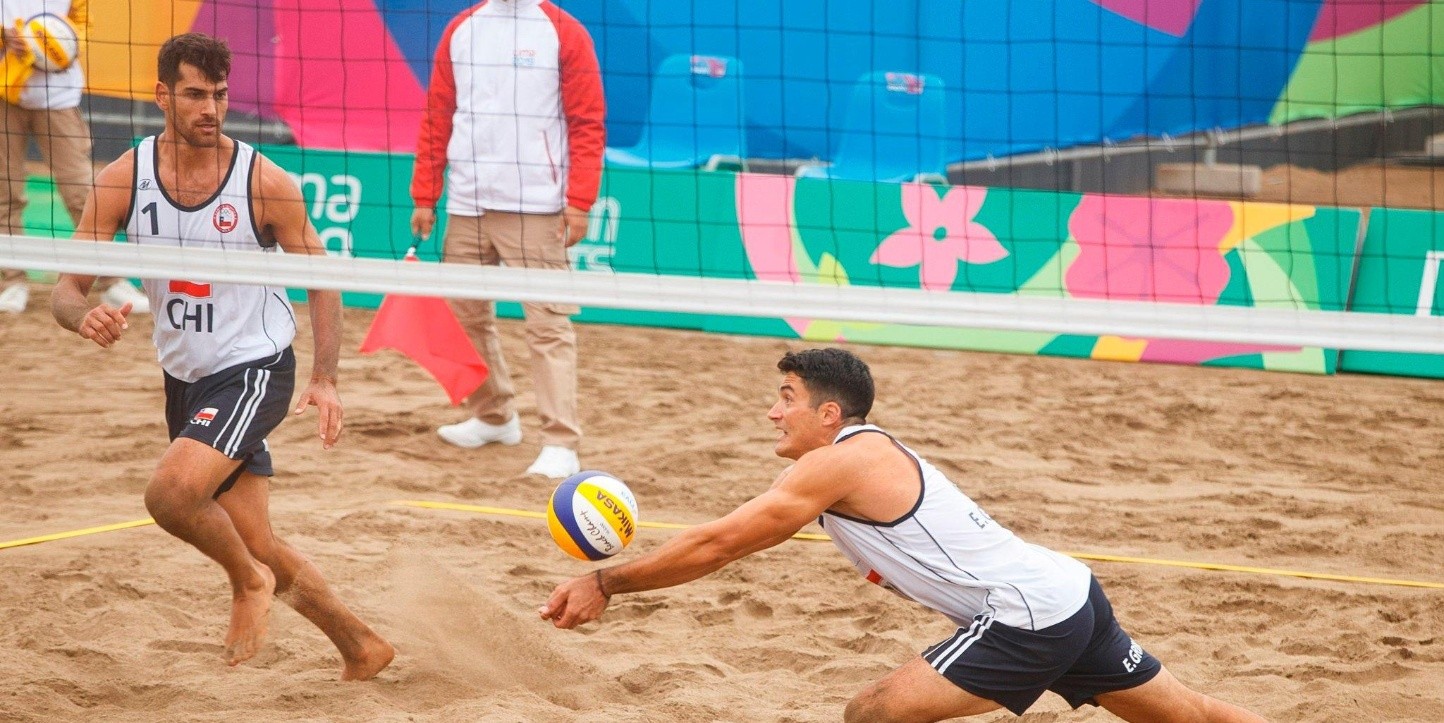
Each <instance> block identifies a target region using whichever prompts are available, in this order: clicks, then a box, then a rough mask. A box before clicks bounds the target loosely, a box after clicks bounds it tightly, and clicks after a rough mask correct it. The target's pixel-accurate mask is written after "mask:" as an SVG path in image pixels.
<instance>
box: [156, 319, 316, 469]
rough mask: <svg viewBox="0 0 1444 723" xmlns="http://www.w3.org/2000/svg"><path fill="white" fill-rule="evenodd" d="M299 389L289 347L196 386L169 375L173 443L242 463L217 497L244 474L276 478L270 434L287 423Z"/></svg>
mask: <svg viewBox="0 0 1444 723" xmlns="http://www.w3.org/2000/svg"><path fill="white" fill-rule="evenodd" d="M295 388H296V355H295V353H294V352H292V351H291V348H290V347H286V349H285V350H283V351H282V352H281V353H280V354H276V355H275V356H269V357H266V358H264V359H257V360H255V361H250V362H246V363H244V364H237V365H235V366H233V367H229V368H226V369H222V370H220V371H218V372H216V373H215V374H211V375H210V376H206V377H202V378H200V379H197V380H196V381H194V382H183V381H181V380H179V379H176V378H175V377H173V376H171V375H169V374H166V375H165V423H166V427H167V428H169V430H170V438H171V441H175V439H176V438H177V437H185V438H187V439H194V440H196V441H197V442H204V443H206V444H207V445H210V446H211V447H214V448H215V449H216V450H217V451H219V452H220V453H221V454H224V455H225V456H227V457H230V458H231V459H234V460H238V461H240V462H241V464H239V465H237V466H236V470H235V472H233V473H231V475H230V476H229V477H227V478H226V479H225V480H224V481H223V482H222V483H221V485H220V487H219V488H217V489H216V492H215V494H214V495H213V497H220V496H221V495H222V494H224V493H225V492H226V491H228V490H229V489H230V488H231V487H233V486H234V485H235V484H236V480H237V479H239V478H240V476H241V472H242V471H247V472H250V473H252V474H257V475H260V476H262V477H270V476H271V475H273V474H275V469H274V468H273V467H272V466H271V451H270V448H268V447H267V446H266V435H268V434H270V433H271V430H273V429H275V428H276V426H277V425H279V424H280V423H281V420H283V419H285V418H286V412H287V411H288V410H289V409H290V406H291V392H292V391H294V390H295Z"/></svg>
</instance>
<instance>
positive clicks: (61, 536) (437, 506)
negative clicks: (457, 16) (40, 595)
mask: <svg viewBox="0 0 1444 723" xmlns="http://www.w3.org/2000/svg"><path fill="white" fill-rule="evenodd" d="M391 504H393V505H402V506H405V507H421V508H426V509H433V510H455V511H459V512H478V513H481V514H487V515H503V516H507V517H527V518H531V519H537V520H543V519H546V514H544V513H541V512H532V511H529V510H514V509H510V508H506V507H487V506H484V505H466V504H460V503H457V502H431V501H428V500H394V501H392V503H391ZM153 524H155V520H153V519H150V518H146V519H144V520H131V521H129V522H117V523H115V524H112V525H101V526H99V527H87V528H84V529H80V530H70V531H68V532H56V533H53V534H49V535H39V536H37V537H26V538H23V539H19V540H10V541H9V542H0V550H5V549H9V548H12V547H23V546H25V545H38V544H40V543H42V542H52V541H55V540H65V539H69V538H72V537H83V536H85V535H96V534H100V533H102V532H114V531H116V530H127V529H130V528H133V527H144V526H146V525H153ZM637 524H638V526H639V527H650V528H653V529H663V530H684V529H687V528H688V527H692V525H681V524H677V523H674V522H639V523H637ZM792 539H794V540H808V541H829V540H831V539H832V538H830V537H828V536H827V535H818V534H814V533H811V532H799V533H797V534H795V535H793V536H792ZM1065 554H1067V555H1069V556H1070V557H1075V558H1078V559H1080V560H1097V561H1100V562H1122V563H1127V564H1133V565H1162V566H1165V567H1184V568H1191V569H1194V570H1218V571H1222V572H1242V573H1248V574H1253V575H1280V576H1283V577H1299V578H1304V579H1308V580H1330V581H1333V582H1357V583H1364V584H1369V585H1394V586H1398V587H1418V588H1426V589H1430V590H1444V583H1437V582H1421V581H1418V580H1392V579H1389V578H1382V577H1357V576H1354V575H1333V574H1330V573H1323V572H1301V571H1298V570H1280V569H1277V568H1272V567H1248V566H1245V565H1226V564H1223V563H1216V562H1187V561H1184V560H1159V559H1156V558H1151V557H1129V556H1125V555H1101V554H1096V553H1087V552H1069V553H1065Z"/></svg>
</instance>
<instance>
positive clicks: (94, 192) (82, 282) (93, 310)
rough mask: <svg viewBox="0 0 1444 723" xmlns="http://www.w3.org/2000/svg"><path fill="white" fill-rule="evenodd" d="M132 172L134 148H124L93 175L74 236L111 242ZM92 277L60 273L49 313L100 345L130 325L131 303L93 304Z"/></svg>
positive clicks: (128, 193)
mask: <svg viewBox="0 0 1444 723" xmlns="http://www.w3.org/2000/svg"><path fill="white" fill-rule="evenodd" d="M134 173H135V151H127V152H126V153H125V155H122V156H121V157H120V158H117V159H116V160H115V161H114V162H113V163H111V164H110V165H108V166H106V167H105V169H104V170H102V171H101V172H100V173H99V174H97V175H96V177H95V187H94V188H92V189H91V191H90V195H89V196H88V197H87V198H86V199H85V210H84V211H83V212H82V213H81V215H80V223H79V224H77V226H76V228H75V235H74V238H76V239H90V240H92V241H114V240H115V234H116V232H117V231H119V230H120V227H121V226H122V225H124V224H125V222H126V216H127V214H129V213H130V199H131V195H132V194H133V193H134V189H132V188H131V183H132V181H133V178H132V177H133V175H134ZM94 284H95V277H94V276H89V275H86V274H61V275H60V280H59V281H56V282H55V288H54V289H53V290H52V291H51V292H50V313H51V315H53V316H54V317H55V320H56V321H57V322H59V323H60V325H61V326H63V327H65V328H66V329H69V330H71V331H73V332H75V333H77V334H80V336H82V337H84V338H86V339H89V340H91V341H93V342H95V343H96V344H99V345H100V346H102V347H109V346H110V345H112V344H114V343H115V342H117V341H119V340H120V335H121V334H122V333H124V332H125V330H126V329H127V328H129V324H128V323H127V322H126V317H127V316H129V315H130V304H126V305H125V306H122V307H120V308H118V309H117V308H115V307H113V306H110V305H108V304H100V305H99V306H95V307H92V306H91V305H90V302H89V301H88V300H87V299H86V296H87V295H88V294H90V287H91V286H92V285H94Z"/></svg>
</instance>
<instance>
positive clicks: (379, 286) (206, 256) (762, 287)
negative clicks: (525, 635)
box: [0, 235, 1444, 354]
mask: <svg viewBox="0 0 1444 723" xmlns="http://www.w3.org/2000/svg"><path fill="white" fill-rule="evenodd" d="M0 268H23V269H33V270H48V271H60V272H68V273H83V274H105V275H110V276H126V277H137V278H160V279H171V278H174V279H186V280H188V281H213V282H230V283H266V284H272V285H278V286H287V287H292V288H310V289H336V290H347V291H370V292H379V293H393V294H407V295H413V296H440V297H449V298H472V299H498V300H507V301H546V302H553V303H568V304H579V305H583V306H597V307H606V308H614V309H639V310H651V311H674V312H689V313H700V314H724V315H736V316H758V317H802V318H813V319H832V320H837V321H855V322H870V323H884V324H915V325H921V326H936V327H951V328H964V329H969V328H971V329H996V330H1016V331H1033V332H1047V333H1052V334H1078V335H1105V334H1106V335H1115V336H1121V337H1131V338H1165V339H1189V340H1194V341H1212V342H1233V343H1242V344H1270V345H1280V346H1302V347H1324V348H1330V349H1351V350H1361V351H1393V352H1423V353H1435V354H1440V353H1444V317H1433V316H1410V315H1394V314H1376V313H1360V312H1340V311H1316V310H1293V309H1260V308H1243V307H1231V306H1195V305H1188V304H1170V303H1145V302H1136V301H1103V300H1096V299H1056V298H1041V297H1033V296H1020V295H1009V294H979V293H967V292H957V291H952V292H946V293H941V292H931V291H924V290H919V289H884V288H874V287H866V286H847V287H840V286H823V285H797V284H789V283H782V282H773V281H746V280H735V279H710V278H696V277H682V276H653V275H647V274H630V273H603V272H587V271H548V270H537V269H514V268H502V267H486V266H469V265H459V264H435V263H408V262H401V261H391V260H383V259H361V258H341V257H330V256H288V255H285V254H280V253H276V254H261V253H232V252H224V251H215V250H208V249H175V248H163V247H154V246H139V245H135V244H127V243H94V242H89V241H73V240H68V239H50V238H37V237H28V236H3V235H0Z"/></svg>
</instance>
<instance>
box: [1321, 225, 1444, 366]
mask: <svg viewBox="0 0 1444 723" xmlns="http://www.w3.org/2000/svg"><path fill="white" fill-rule="evenodd" d="M1441 264H1444V214H1439V213H1435V212H1433V211H1405V210H1390V209H1383V208H1376V209H1373V210H1372V211H1370V212H1369V232H1368V235H1367V236H1366V237H1365V238H1364V250H1363V253H1362V254H1361V255H1360V258H1359V280H1358V283H1357V284H1356V285H1355V287H1354V296H1353V304H1352V307H1351V308H1352V309H1353V310H1354V311H1372V312H1375V313H1380V314H1414V315H1417V316H1441V315H1444V284H1440V283H1439V274H1440V265H1441ZM1340 365H1341V368H1342V369H1344V370H1345V371H1351V372H1370V373H1374V374H1397V375H1403V376H1418V377H1435V378H1444V355H1438V354H1401V353H1395V352H1374V351H1347V352H1344V358H1343V360H1342V361H1341V362H1340Z"/></svg>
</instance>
